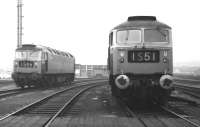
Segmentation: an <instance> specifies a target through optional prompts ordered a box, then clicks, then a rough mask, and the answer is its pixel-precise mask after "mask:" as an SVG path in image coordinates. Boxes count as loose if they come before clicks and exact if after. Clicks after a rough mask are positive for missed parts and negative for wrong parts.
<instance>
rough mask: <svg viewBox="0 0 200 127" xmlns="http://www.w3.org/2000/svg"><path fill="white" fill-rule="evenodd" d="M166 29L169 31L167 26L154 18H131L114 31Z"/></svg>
mask: <svg viewBox="0 0 200 127" xmlns="http://www.w3.org/2000/svg"><path fill="white" fill-rule="evenodd" d="M131 27H135V28H150V29H151V28H167V29H171V27H170V26H168V25H167V24H164V23H161V22H159V21H157V20H156V17H155V16H131V17H128V20H127V21H126V22H124V23H122V24H120V25H118V26H116V27H114V29H124V28H131Z"/></svg>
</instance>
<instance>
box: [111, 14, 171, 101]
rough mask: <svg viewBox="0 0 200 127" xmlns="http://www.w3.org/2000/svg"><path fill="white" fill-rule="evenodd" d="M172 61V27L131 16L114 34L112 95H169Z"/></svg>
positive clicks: (149, 18) (143, 96)
mask: <svg viewBox="0 0 200 127" xmlns="http://www.w3.org/2000/svg"><path fill="white" fill-rule="evenodd" d="M172 62H173V61H172V39H171V28H170V27H169V26H167V25H165V24H163V23H160V22H158V21H157V20H156V18H155V17H148V16H147V17H146V16H137V17H129V19H128V21H127V22H125V23H123V24H120V25H119V26H117V27H115V28H114V29H113V30H112V31H111V34H110V43H109V61H108V64H109V70H110V78H109V79H110V84H111V90H112V93H114V94H116V93H117V94H119V95H122V96H123V94H125V95H128V97H130V96H135V97H136V98H139V99H140V100H144V99H146V98H148V97H157V96H163V95H164V94H165V95H166V94H168V95H169V93H170V91H171V89H173V78H172V73H173V64H172ZM147 100H148V99H147Z"/></svg>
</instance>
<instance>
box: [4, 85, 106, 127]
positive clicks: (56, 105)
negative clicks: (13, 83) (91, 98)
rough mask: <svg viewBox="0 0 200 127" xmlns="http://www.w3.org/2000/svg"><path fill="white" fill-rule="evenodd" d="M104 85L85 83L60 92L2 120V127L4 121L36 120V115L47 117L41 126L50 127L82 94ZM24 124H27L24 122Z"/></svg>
mask: <svg viewBox="0 0 200 127" xmlns="http://www.w3.org/2000/svg"><path fill="white" fill-rule="evenodd" d="M100 82H101V83H100ZM96 83H100V84H96ZM102 83H104V82H103V81H94V82H90V83H84V84H82V85H79V86H72V87H70V88H66V89H64V90H62V91H58V92H56V93H54V94H51V95H49V96H47V97H44V98H42V99H40V100H38V101H36V102H34V103H32V104H29V105H27V106H25V107H22V108H21V109H19V110H17V111H15V112H13V113H10V114H8V115H6V116H4V117H2V118H0V126H1V123H2V124H3V125H4V124H5V123H4V121H7V120H9V119H12V120H13V119H15V118H16V119H17V117H18V118H19V117H20V116H31V118H34V116H35V115H36V116H44V115H45V116H46V117H45V118H46V119H45V120H44V121H43V123H42V124H41V125H42V126H44V127H48V126H49V125H50V124H51V122H52V121H53V120H54V119H56V118H57V117H58V116H59V115H60V114H61V113H62V112H63V111H64V110H65V109H66V108H67V107H69V106H70V105H71V104H72V102H74V100H76V99H77V97H79V96H80V95H81V94H82V93H84V92H85V91H87V90H88V89H90V88H93V87H97V86H99V85H102ZM103 85H104V84H103ZM37 118H38V117H37ZM29 121H31V119H29ZM24 123H26V122H25V121H24ZM41 125H40V126H41Z"/></svg>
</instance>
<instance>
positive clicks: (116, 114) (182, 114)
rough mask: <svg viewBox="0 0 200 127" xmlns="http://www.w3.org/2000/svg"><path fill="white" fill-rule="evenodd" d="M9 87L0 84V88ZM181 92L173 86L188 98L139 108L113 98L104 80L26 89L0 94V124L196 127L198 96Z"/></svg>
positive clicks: (175, 94) (199, 121)
mask: <svg viewBox="0 0 200 127" xmlns="http://www.w3.org/2000/svg"><path fill="white" fill-rule="evenodd" d="M179 83H180V82H179ZM180 84H181V83H180ZM180 84H179V85H180ZM199 85H200V84H199ZM199 85H196V87H197V88H198V87H199ZM11 86H14V85H13V84H12V83H11V84H9V85H8V87H6V85H3V86H2V87H1V86H0V91H3V90H6V88H7V89H11V88H10V87H11ZM72 86H74V87H72ZM183 86H184V85H183ZM193 86H194V87H195V85H193ZM197 88H195V89H197ZM13 89H14V88H13ZM64 89H66V90H64ZM190 90H191V89H190ZM60 91H62V92H60ZM185 91H188V89H183V88H179V87H176V90H175V91H174V92H173V94H172V96H173V97H178V98H184V99H185V100H189V101H184V100H179V99H177V100H169V101H168V103H167V104H166V105H165V106H163V107H162V106H159V105H157V104H153V105H151V106H148V107H145V108H144V107H142V108H141V107H139V106H135V105H131V104H129V103H128V102H125V103H124V102H121V101H120V100H119V98H116V97H113V96H112V94H111V92H110V87H109V85H108V81H107V80H104V79H98V80H97V79H95V80H94V79H93V80H92V79H88V80H87V79H86V80H80V81H75V82H74V83H73V84H71V85H66V86H60V87H55V88H48V89H27V90H23V91H20V92H19V91H18V93H16V94H11V95H9V96H3V97H0V127H30V126H31V127H41V126H50V127H66V126H67V127H75V126H77V127H80V126H81V127H183V126H185V127H200V98H198V97H196V96H191V95H190V94H188V93H187V92H185ZM199 91H200V90H199ZM59 92H60V93H59ZM54 93H57V94H56V96H55V95H54ZM199 94H200V92H199ZM50 95H52V96H50ZM0 96H1V93H0ZM190 101H191V102H195V104H193V103H189V102H190Z"/></svg>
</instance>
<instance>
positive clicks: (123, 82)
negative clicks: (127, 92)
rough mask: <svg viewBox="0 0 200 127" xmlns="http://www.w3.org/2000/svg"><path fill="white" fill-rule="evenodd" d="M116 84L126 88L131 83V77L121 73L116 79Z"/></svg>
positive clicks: (120, 87)
mask: <svg viewBox="0 0 200 127" xmlns="http://www.w3.org/2000/svg"><path fill="white" fill-rule="evenodd" d="M115 84H116V86H117V87H118V88H119V89H126V88H127V87H128V86H129V85H130V79H129V77H128V76H126V75H119V76H117V78H116V79H115Z"/></svg>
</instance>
